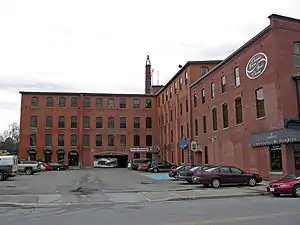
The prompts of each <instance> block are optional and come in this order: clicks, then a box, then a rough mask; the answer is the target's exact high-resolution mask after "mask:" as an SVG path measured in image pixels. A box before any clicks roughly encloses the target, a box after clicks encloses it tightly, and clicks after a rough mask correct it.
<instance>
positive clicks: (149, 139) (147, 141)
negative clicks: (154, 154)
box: [146, 135, 152, 146]
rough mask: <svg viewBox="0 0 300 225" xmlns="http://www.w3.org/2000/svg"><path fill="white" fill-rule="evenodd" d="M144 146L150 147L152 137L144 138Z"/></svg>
mask: <svg viewBox="0 0 300 225" xmlns="http://www.w3.org/2000/svg"><path fill="white" fill-rule="evenodd" d="M146 146H152V135H147V136H146Z"/></svg>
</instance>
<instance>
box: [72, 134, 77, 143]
mask: <svg viewBox="0 0 300 225" xmlns="http://www.w3.org/2000/svg"><path fill="white" fill-rule="evenodd" d="M71 146H77V135H76V134H71Z"/></svg>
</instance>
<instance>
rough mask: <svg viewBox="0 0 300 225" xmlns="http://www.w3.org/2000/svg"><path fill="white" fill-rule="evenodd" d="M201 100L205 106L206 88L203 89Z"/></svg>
mask: <svg viewBox="0 0 300 225" xmlns="http://www.w3.org/2000/svg"><path fill="white" fill-rule="evenodd" d="M201 98H202V104H204V103H205V89H204V88H202V89H201Z"/></svg>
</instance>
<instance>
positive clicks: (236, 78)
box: [234, 67, 241, 87]
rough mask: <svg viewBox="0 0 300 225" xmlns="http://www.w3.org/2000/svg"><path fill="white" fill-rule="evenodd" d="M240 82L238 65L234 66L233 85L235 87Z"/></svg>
mask: <svg viewBox="0 0 300 225" xmlns="http://www.w3.org/2000/svg"><path fill="white" fill-rule="evenodd" d="M240 84H241V82H240V71H239V67H235V68H234V85H235V86H236V87H238V86H240Z"/></svg>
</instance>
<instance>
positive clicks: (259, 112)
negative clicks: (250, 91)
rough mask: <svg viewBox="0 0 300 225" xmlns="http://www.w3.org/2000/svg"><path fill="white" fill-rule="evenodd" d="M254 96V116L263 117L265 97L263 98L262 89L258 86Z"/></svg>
mask: <svg viewBox="0 0 300 225" xmlns="http://www.w3.org/2000/svg"><path fill="white" fill-rule="evenodd" d="M255 98H256V117H257V118H262V117H265V99H264V89H263V88H260V89H257V90H256V91H255Z"/></svg>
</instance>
